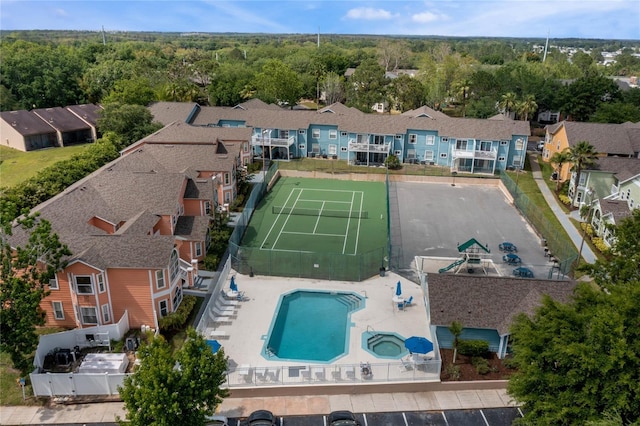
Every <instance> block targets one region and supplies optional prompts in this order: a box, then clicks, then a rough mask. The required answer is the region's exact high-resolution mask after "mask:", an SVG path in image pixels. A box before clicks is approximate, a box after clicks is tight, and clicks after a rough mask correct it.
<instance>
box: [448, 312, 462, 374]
mask: <svg viewBox="0 0 640 426" xmlns="http://www.w3.org/2000/svg"><path fill="white" fill-rule="evenodd" d="M449 333H451V334H452V335H453V363H454V364H455V363H456V357H457V356H458V344H459V343H460V335H461V334H462V323H461V322H459V321H454V322H452V323H451V325H450V326H449Z"/></svg>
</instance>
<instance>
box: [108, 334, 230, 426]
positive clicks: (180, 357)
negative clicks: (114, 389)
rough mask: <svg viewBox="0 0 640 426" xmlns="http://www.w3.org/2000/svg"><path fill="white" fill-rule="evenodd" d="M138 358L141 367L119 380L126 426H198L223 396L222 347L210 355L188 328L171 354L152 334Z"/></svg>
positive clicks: (223, 367) (223, 366)
mask: <svg viewBox="0 0 640 426" xmlns="http://www.w3.org/2000/svg"><path fill="white" fill-rule="evenodd" d="M138 356H139V359H140V365H139V366H138V368H137V370H136V371H135V372H134V374H132V375H131V376H128V377H126V378H125V380H124V385H123V387H122V388H121V389H120V396H121V397H122V400H123V401H124V406H125V408H126V410H127V415H126V422H121V423H122V424H123V425H124V424H127V425H131V426H148V425H156V426H178V425H185V426H186V425H203V424H204V421H205V416H206V415H210V414H213V412H214V410H215V408H216V407H217V406H218V405H219V404H220V403H221V402H222V399H223V398H225V397H227V396H228V395H229V392H228V390H227V389H224V388H221V386H222V385H223V384H224V383H225V381H226V370H227V358H226V357H225V354H224V350H223V349H220V350H218V352H216V353H215V354H214V353H213V352H212V351H211V348H210V347H209V346H208V345H207V344H206V342H205V341H204V338H203V337H202V336H200V335H199V334H198V333H197V332H196V331H195V330H194V329H193V328H190V329H189V330H187V340H186V341H185V343H184V345H183V346H182V347H181V348H180V349H178V350H177V351H176V352H175V353H172V351H171V347H170V346H169V344H168V343H167V342H166V341H165V340H164V338H163V337H162V336H156V337H151V341H150V342H149V343H144V344H143V345H142V346H141V347H140V349H139V351H138Z"/></svg>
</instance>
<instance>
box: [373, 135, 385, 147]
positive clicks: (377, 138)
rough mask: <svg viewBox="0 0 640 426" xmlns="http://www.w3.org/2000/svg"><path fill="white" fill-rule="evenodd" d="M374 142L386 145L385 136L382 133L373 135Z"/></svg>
mask: <svg viewBox="0 0 640 426" xmlns="http://www.w3.org/2000/svg"><path fill="white" fill-rule="evenodd" d="M373 144H374V145H384V136H382V135H373Z"/></svg>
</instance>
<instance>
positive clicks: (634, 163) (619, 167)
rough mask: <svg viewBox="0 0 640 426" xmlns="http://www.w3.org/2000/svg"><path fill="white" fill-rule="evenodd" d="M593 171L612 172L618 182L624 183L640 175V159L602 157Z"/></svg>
mask: <svg viewBox="0 0 640 426" xmlns="http://www.w3.org/2000/svg"><path fill="white" fill-rule="evenodd" d="M592 169H593V170H600V171H603V172H611V173H613V174H615V175H616V177H617V178H618V181H620V182H624V181H625V180H627V179H630V178H632V177H633V176H636V175H637V174H640V158H628V157H600V158H598V159H597V160H596V162H595V164H594V167H593V168H592Z"/></svg>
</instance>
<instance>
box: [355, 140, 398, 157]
mask: <svg viewBox="0 0 640 426" xmlns="http://www.w3.org/2000/svg"><path fill="white" fill-rule="evenodd" d="M390 149H391V144H390V143H388V144H384V145H378V144H372V143H366V142H349V151H352V152H379V153H383V154H388V153H389V150H390Z"/></svg>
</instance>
